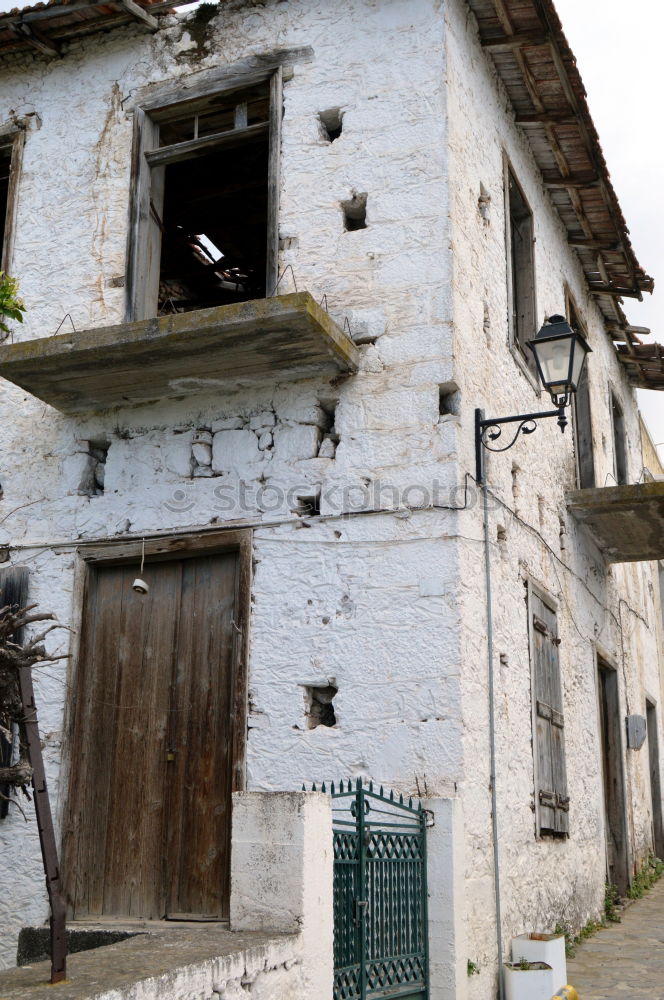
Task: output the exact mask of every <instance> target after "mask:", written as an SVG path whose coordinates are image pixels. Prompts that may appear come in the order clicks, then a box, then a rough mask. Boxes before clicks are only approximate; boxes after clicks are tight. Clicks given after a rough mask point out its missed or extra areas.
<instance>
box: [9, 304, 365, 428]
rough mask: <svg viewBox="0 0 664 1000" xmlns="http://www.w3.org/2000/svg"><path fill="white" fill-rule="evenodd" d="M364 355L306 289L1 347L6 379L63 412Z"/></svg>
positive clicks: (352, 367) (344, 367)
mask: <svg viewBox="0 0 664 1000" xmlns="http://www.w3.org/2000/svg"><path fill="white" fill-rule="evenodd" d="M358 361H359V352H358V349H357V347H356V346H355V344H354V342H353V341H352V339H351V338H350V337H349V336H348V335H347V334H346V333H345V332H344V331H343V330H341V329H340V328H339V327H338V326H337V324H336V323H335V322H334V320H332V319H331V318H330V316H329V315H328V314H327V313H326V312H325V310H324V309H322V308H321V307H320V306H319V305H318V303H317V302H316V301H315V300H314V299H313V298H312V296H311V295H310V294H309V293H308V292H296V293H294V294H290V295H279V296H275V297H274V298H270V299H255V300H253V301H250V302H241V303H237V304H233V305H226V306H216V307H214V308H212V309H199V310H196V311H193V312H186V313H176V314H173V315H170V316H161V317H158V318H155V319H149V320H141V321H140V322H137V323H125V324H121V325H119V326H107V327H100V328H96V329H92V330H82V331H77V332H72V333H63V334H58V335H57V336H53V337H42V338H39V339H36V340H26V341H21V342H20V343H17V344H3V345H2V346H0V376H2V378H5V379H7V380H8V381H10V382H13V383H14V384H15V385H18V386H20V387H21V388H22V389H25V390H26V391H27V392H29V393H31V394H32V395H33V396H37V397H38V398H39V399H41V400H43V401H44V402H45V403H49V404H50V405H51V406H54V407H55V408H56V409H57V410H60V411H62V412H63V413H77V412H86V411H87V412H90V411H95V410H105V409H109V408H112V407H119V406H127V405H132V404H136V403H146V402H150V401H154V400H162V399H168V398H178V397H182V396H190V395H194V394H197V393H200V392H205V391H208V392H209V391H221V392H223V391H224V389H228V388H234V387H236V386H237V385H239V384H243V383H245V382H253V381H256V380H264V379H270V378H272V379H277V378H279V379H283V378H286V377H293V378H295V377H301V376H302V375H304V374H307V373H314V372H331V373H343V372H354V371H357V367H358Z"/></svg>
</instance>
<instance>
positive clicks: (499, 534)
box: [496, 524, 507, 542]
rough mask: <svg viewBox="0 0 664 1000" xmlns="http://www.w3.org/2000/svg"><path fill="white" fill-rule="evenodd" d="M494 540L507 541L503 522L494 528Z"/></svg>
mask: <svg viewBox="0 0 664 1000" xmlns="http://www.w3.org/2000/svg"><path fill="white" fill-rule="evenodd" d="M496 541H498V542H506V541H507V531H506V530H505V526H504V525H503V524H499V525H498V527H497V529H496Z"/></svg>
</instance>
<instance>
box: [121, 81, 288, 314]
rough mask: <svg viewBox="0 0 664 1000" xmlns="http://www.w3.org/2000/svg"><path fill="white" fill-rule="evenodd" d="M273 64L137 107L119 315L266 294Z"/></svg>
mask: <svg viewBox="0 0 664 1000" xmlns="http://www.w3.org/2000/svg"><path fill="white" fill-rule="evenodd" d="M281 105H282V101H281V71H280V70H278V71H277V72H276V73H275V74H274V75H273V76H272V77H267V78H264V79H262V80H259V81H258V82H252V84H251V85H249V86H246V85H245V86H244V87H241V88H234V89H232V90H225V91H224V92H222V93H210V94H206V95H205V96H203V97H197V98H196V99H193V100H187V101H180V102H178V103H173V104H163V105H162V106H158V107H149V108H148V107H144V108H139V109H137V111H136V125H135V155H134V162H135V170H134V176H133V178H132V213H131V214H132V224H131V228H130V244H129V253H128V280H127V297H128V319H130V320H133V319H146V318H149V317H152V316H156V315H167V314H169V313H179V312H187V311H190V310H192V309H204V308H207V307H210V306H218V305H227V304H230V303H233V302H242V301H245V300H247V299H256V298H264V297H265V296H266V295H273V294H274V292H275V287H276V269H277V251H278V235H277V222H278V217H277V194H278V179H277V171H278V161H279V157H278V151H279V136H280V125H281Z"/></svg>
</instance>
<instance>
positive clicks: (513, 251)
mask: <svg viewBox="0 0 664 1000" xmlns="http://www.w3.org/2000/svg"><path fill="white" fill-rule="evenodd" d="M507 178H508V179H507V201H508V243H509V258H510V325H511V334H512V341H513V343H515V344H516V346H517V347H518V348H519V349H520V351H521V352H522V354H523V356H524V358H525V359H526V362H527V364H528V367H529V368H530V369H531V371H532V372H533V373H535V371H536V368H535V359H534V357H533V355H532V352H531V351H530V350H528V348H527V347H526V344H527V342H528V341H529V340H532V339H533V337H534V336H535V334H536V333H537V330H536V318H535V258H534V253H533V237H534V231H533V214H532V212H531V211H530V208H529V206H528V203H527V202H526V199H525V198H524V195H523V192H522V190H521V188H520V187H519V184H518V183H517V181H516V178H515V177H514V175H513V174H512V172H511V171H508V175H507Z"/></svg>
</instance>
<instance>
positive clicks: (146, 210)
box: [125, 65, 284, 323]
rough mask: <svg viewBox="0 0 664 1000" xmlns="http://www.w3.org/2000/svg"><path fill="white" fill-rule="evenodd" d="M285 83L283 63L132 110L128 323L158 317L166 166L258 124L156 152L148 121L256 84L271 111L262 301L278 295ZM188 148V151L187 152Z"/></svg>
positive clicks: (154, 127) (155, 133)
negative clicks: (264, 90) (266, 94)
mask: <svg viewBox="0 0 664 1000" xmlns="http://www.w3.org/2000/svg"><path fill="white" fill-rule="evenodd" d="M283 80H284V73H283V68H282V66H281V65H276V66H272V67H270V68H266V69H265V70H263V71H262V72H257V71H256V70H255V69H254V70H253V71H250V72H240V71H238V73H237V75H235V76H233V75H228V74H224V75H223V77H222V78H221V79H220V80H219V82H218V83H217V85H216V86H215V85H214V84H213V83H212V82H210V83H208V84H207V85H203V86H200V87H193V88H183V89H181V90H179V91H172V90H168V91H162V92H161V93H159V94H157V95H154V96H153V97H152V98H151V99H150V100H146V101H144V102H143V103H142V104H137V105H136V107H135V108H134V133H133V142H132V159H131V177H130V203H129V228H128V233H127V271H126V281H125V286H126V288H125V291H126V322H127V323H132V322H136V321H139V320H143V319H153V318H154V317H155V316H156V315H157V294H158V286H159V270H160V262H161V232H160V229H159V223H158V222H157V219H156V218H155V211H156V212H157V214H159V212H160V210H161V205H162V203H163V198H164V181H165V166H166V164H167V163H172V162H177V161H179V160H183V159H188V158H191V157H192V156H194V155H203V154H204V153H205V152H207V151H212V150H214V149H219V148H222V147H223V145H227V144H228V143H229V142H231V141H237V139H238V136H241V135H242V134H243V133H244V134H246V135H249V134H250V133H252V132H255V131H256V130H257V128H258V126H242V124H241V123H238V124H236V127H235V129H233V130H232V131H230V132H226V133H222V134H221V135H216V136H211V137H209V138H208V137H206V138H203V139H199V140H192V141H191V142H187V143H179V144H177V145H178V147H179V148H177V149H176V148H175V146H171V147H163V148H162V149H160V148H159V124H158V123H157V121H155V119H154V118H153V117H152V116H153V115H154V114H156V113H157V112H160V113H162V114H163V113H164V112H167V111H170V110H172V111H173V114H176V113H177V110H178V106H179V105H185V104H186V105H187V107H189V108H191V109H192V113H193V112H194V111H195V101H197V100H199V101H201V102H202V101H205V100H206V99H209V98H210V97H212V96H216V95H219V96H222V95H223V94H225V93H228V94H229V95H231V94H232V93H233V92H234V91H240V90H243V89H246V88H249V87H251V86H255V85H256V84H259V83H264V82H267V81H269V85H270V110H269V120H268V125H267V132H268V171H267V197H268V208H267V255H266V257H267V263H266V276H265V278H266V284H265V288H266V298H271V297H272V296H273V295H275V294H276V291H277V282H278V269H279V188H280V184H279V170H280V160H281V121H282V117H283ZM185 147H186V148H185Z"/></svg>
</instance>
